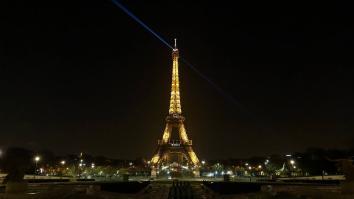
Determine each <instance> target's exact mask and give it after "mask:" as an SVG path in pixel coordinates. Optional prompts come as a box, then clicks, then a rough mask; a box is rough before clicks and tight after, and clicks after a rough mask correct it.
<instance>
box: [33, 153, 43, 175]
mask: <svg viewBox="0 0 354 199" xmlns="http://www.w3.org/2000/svg"><path fill="white" fill-rule="evenodd" d="M40 160H41V157H40V156H38V155H37V156H35V157H34V162H35V163H36V168H35V170H34V174H33V178H36V172H37V165H38V162H39V161H40Z"/></svg>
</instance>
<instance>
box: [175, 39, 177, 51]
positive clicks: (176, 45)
mask: <svg viewBox="0 0 354 199" xmlns="http://www.w3.org/2000/svg"><path fill="white" fill-rule="evenodd" d="M175 49H177V38H175Z"/></svg>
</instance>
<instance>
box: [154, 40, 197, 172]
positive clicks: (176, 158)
mask: <svg viewBox="0 0 354 199" xmlns="http://www.w3.org/2000/svg"><path fill="white" fill-rule="evenodd" d="M178 58H179V53H178V49H177V40H176V39H175V45H174V48H173V50H172V60H173V64H172V86H171V98H170V108H169V111H168V113H169V114H168V115H167V117H166V127H165V130H164V132H163V135H162V139H161V140H158V146H157V150H156V152H155V155H154V156H153V157H152V159H151V161H150V162H151V176H152V177H156V175H157V173H159V171H162V170H168V173H170V172H174V173H181V172H183V169H184V170H189V171H192V172H193V174H194V176H196V177H199V166H200V163H199V159H198V157H197V155H196V154H195V152H194V151H193V149H192V140H190V139H188V136H187V133H186V129H185V127H184V120H185V118H184V117H183V115H182V109H181V98H180V92H179V76H178ZM175 131H177V132H178V138H177V139H172V136H173V133H177V132H175Z"/></svg>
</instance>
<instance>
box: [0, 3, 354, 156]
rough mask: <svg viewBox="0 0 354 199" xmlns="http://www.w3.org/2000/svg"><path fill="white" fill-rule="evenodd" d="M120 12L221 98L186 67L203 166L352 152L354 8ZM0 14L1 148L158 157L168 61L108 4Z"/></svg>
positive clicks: (187, 103)
mask: <svg viewBox="0 0 354 199" xmlns="http://www.w3.org/2000/svg"><path fill="white" fill-rule="evenodd" d="M121 2H122V3H123V4H124V5H126V7H128V8H129V9H130V10H131V11H132V12H133V13H135V15H137V16H138V17H139V18H141V19H142V20H143V21H144V22H145V23H147V24H148V25H149V26H150V27H151V28H152V29H154V30H156V31H157V32H158V33H159V34H161V35H162V36H163V37H164V38H165V39H166V40H167V41H168V42H170V43H172V42H173V38H175V37H177V38H178V47H179V50H180V53H181V55H182V56H183V57H184V58H186V59H187V60H188V61H189V62H191V63H192V64H193V65H195V67H196V68H198V70H200V71H201V72H202V73H203V74H204V75H206V76H207V77H208V78H209V80H211V81H213V82H214V83H215V84H216V85H218V86H219V87H220V88H221V89H222V90H223V91H224V94H220V93H219V92H218V91H217V90H216V89H215V88H214V87H213V86H212V85H211V84H209V83H208V82H207V81H205V80H204V79H203V78H201V77H200V76H199V75H198V74H197V73H195V72H194V71H193V70H192V69H191V68H189V67H188V66H187V65H185V64H183V63H180V76H181V77H180V78H181V97H182V111H183V113H184V115H185V117H186V128H187V133H188V135H189V137H190V138H191V139H193V144H194V149H195V151H196V153H197V155H198V156H199V157H200V159H214V158H228V157H249V156H253V155H267V154H272V153H289V152H293V151H303V150H305V149H306V148H308V147H323V148H350V147H354V133H353V130H354V125H353V122H354V117H353V115H354V114H353V113H354V93H353V83H354V82H353V75H354V68H353V41H354V38H353V21H352V19H353V15H354V14H353V11H352V7H351V6H350V5H339V4H327V5H324V4H314V5H309V4H306V5H305V4H295V2H293V3H294V4H291V3H289V4H271V2H270V1H266V2H264V3H263V4H256V3H255V2H252V3H249V4H244V3H240V2H238V1H237V2H235V1H222V2H220V1H200V2H194V3H193V1H161V2H159V1H147V0H129V1H128V0H122V1H121ZM322 3H323V2H322ZM0 11H1V12H0V13H1V20H0V21H1V22H0V25H1V27H0V30H1V37H0V91H1V92H0V148H2V147H6V146H23V147H26V148H31V149H33V150H41V149H49V150H52V151H53V152H55V153H58V154H65V153H79V152H86V153H90V154H94V155H106V156H109V157H113V158H136V157H147V158H150V157H151V156H152V155H153V152H154V150H155V148H156V146H157V139H160V137H161V136H162V132H163V129H164V125H165V117H166V115H167V113H168V102H169V93H170V81H171V80H170V78H171V50H170V49H169V48H167V47H166V46H165V45H164V44H162V43H161V42H160V41H159V40H157V39H156V38H154V37H153V36H152V35H151V34H150V33H148V32H147V31H146V30H145V29H143V28H142V27H141V26H140V25H138V24H137V23H136V22H135V21H134V20H132V19H131V18H130V17H129V16H127V15H126V14H125V13H123V12H122V11H121V10H120V9H119V8H117V7H115V6H114V4H113V3H112V2H111V1H109V0H78V1H74V0H72V1H12V3H11V4H5V5H4V6H0ZM230 96H231V97H232V98H234V99H235V100H236V101H237V102H238V103H239V104H241V107H240V106H239V105H237V104H236V103H235V102H234V101H232V100H230V99H229V97H230Z"/></svg>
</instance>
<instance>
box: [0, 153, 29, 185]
mask: <svg viewBox="0 0 354 199" xmlns="http://www.w3.org/2000/svg"><path fill="white" fill-rule="evenodd" d="M32 156H33V154H32V152H31V151H29V150H26V149H23V148H17V147H13V148H8V149H7V151H6V153H5V154H4V159H3V167H4V171H5V172H6V173H7V176H6V177H5V180H4V183H7V182H23V181H24V179H23V177H24V175H25V172H26V170H27V169H28V168H30V165H31V159H32Z"/></svg>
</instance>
